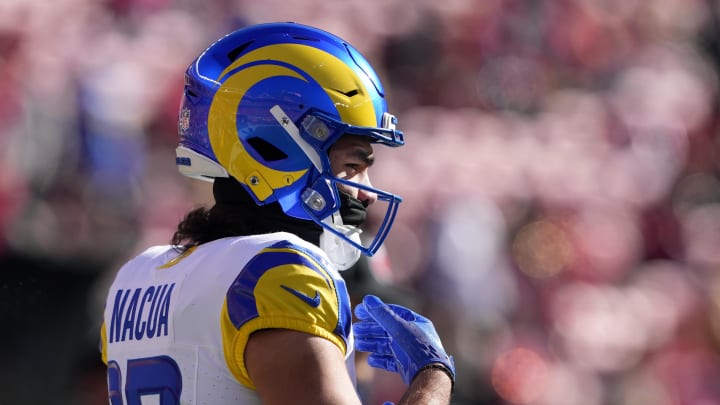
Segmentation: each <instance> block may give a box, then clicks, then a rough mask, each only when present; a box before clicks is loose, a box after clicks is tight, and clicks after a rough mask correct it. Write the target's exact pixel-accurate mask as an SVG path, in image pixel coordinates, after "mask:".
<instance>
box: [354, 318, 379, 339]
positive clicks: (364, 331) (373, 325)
mask: <svg viewBox="0 0 720 405" xmlns="http://www.w3.org/2000/svg"><path fill="white" fill-rule="evenodd" d="M352 328H353V332H354V333H355V336H377V337H381V336H388V334H387V331H385V329H384V328H383V327H382V326H380V325H379V324H378V323H377V322H369V321H368V322H356V323H354V324H353V325H352Z"/></svg>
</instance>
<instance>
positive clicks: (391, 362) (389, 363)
mask: <svg viewBox="0 0 720 405" xmlns="http://www.w3.org/2000/svg"><path fill="white" fill-rule="evenodd" d="M368 364H369V365H370V366H372V367H375V368H381V369H383V370H387V371H391V372H393V373H397V372H398V369H397V365H396V363H395V359H394V358H393V357H392V356H380V355H376V354H371V355H370V356H368Z"/></svg>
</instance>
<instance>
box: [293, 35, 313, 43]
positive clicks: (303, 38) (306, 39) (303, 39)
mask: <svg viewBox="0 0 720 405" xmlns="http://www.w3.org/2000/svg"><path fill="white" fill-rule="evenodd" d="M293 38H294V39H299V40H301V41H316V42H317V41H319V40H318V39H317V38H310V37H304V36H302V35H293Z"/></svg>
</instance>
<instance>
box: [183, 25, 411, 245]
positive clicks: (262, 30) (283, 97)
mask: <svg viewBox="0 0 720 405" xmlns="http://www.w3.org/2000/svg"><path fill="white" fill-rule="evenodd" d="M396 123H397V120H396V119H395V117H394V116H393V115H392V114H390V113H389V112H388V111H387V103H386V100H385V94H384V90H383V87H382V85H381V83H380V80H379V78H378V76H377V74H376V73H375V71H374V70H373V68H372V67H371V66H370V64H369V63H368V61H367V60H366V59H365V58H364V57H363V56H362V55H361V54H360V53H359V52H358V51H357V50H356V49H355V48H354V47H353V46H351V45H350V44H348V43H347V42H345V41H344V40H342V39H341V38H338V37H337V36H335V35H333V34H330V33H328V32H325V31H322V30H320V29H317V28H314V27H309V26H306V25H302V24H297V23H267V24H259V25H254V26H250V27H246V28H242V29H239V30H237V31H235V32H233V33H230V34H228V35H226V36H225V37H223V38H221V39H219V40H218V41H217V42H215V43H213V44H212V45H210V46H209V47H208V48H207V49H206V50H204V51H203V52H202V53H201V54H200V55H199V56H198V57H197V58H196V59H195V60H194V61H193V62H192V63H191V64H190V66H189V67H188V69H187V71H186V74H185V90H184V94H183V97H182V103H181V106H180V112H179V120H178V131H179V135H180V143H179V145H178V147H177V149H176V155H177V157H176V164H177V166H178V169H179V171H180V172H181V173H182V174H184V175H186V176H190V177H194V178H200V179H205V180H212V179H214V178H216V177H228V176H232V177H234V178H235V179H236V180H238V181H239V182H240V183H241V184H242V185H243V187H244V188H245V189H246V191H247V192H248V194H249V195H250V196H252V198H253V199H254V200H255V202H256V203H257V204H258V205H264V204H269V203H274V202H277V203H279V204H280V206H281V207H282V210H283V212H284V213H285V214H286V215H288V216H290V217H294V218H299V219H306V220H312V221H314V222H315V223H317V224H319V225H320V226H322V227H323V231H324V232H323V236H325V237H326V238H325V239H327V238H328V237H330V238H331V239H332V238H339V240H341V241H343V242H344V243H347V244H349V245H350V246H351V247H352V248H353V249H357V250H359V251H360V252H362V253H364V254H365V255H368V256H372V255H373V254H374V253H375V252H376V251H377V250H378V249H379V247H380V245H381V244H382V242H383V241H384V239H385V237H386V236H387V233H388V231H389V230H390V228H391V226H392V224H393V221H394V219H395V215H396V213H397V209H398V205H399V204H400V202H401V201H402V199H401V198H400V197H399V196H397V195H394V194H392V193H389V192H385V191H383V190H379V189H376V188H373V187H368V186H366V185H363V184H358V183H355V182H350V181H347V180H345V179H340V178H336V177H335V176H334V175H333V173H332V172H331V169H330V161H329V159H328V150H329V149H330V147H331V146H332V145H333V144H334V143H335V142H336V141H337V140H338V139H339V138H340V137H341V136H342V135H344V134H352V135H360V136H364V137H367V138H368V139H369V140H370V141H371V142H373V143H376V144H382V145H388V146H393V147H396V146H401V145H403V144H404V138H403V134H402V132H400V131H398V130H397V129H396V128H395V126H396ZM338 183H341V184H344V185H346V186H348V187H355V188H358V189H364V190H367V191H370V192H373V193H375V194H377V196H378V202H379V203H380V202H383V203H384V204H381V205H382V206H384V207H386V209H385V214H384V218H383V219H382V220H381V221H379V226H378V230H377V232H376V233H375V235H374V236H373V237H372V238H371V239H370V240H363V241H362V242H361V238H359V233H360V230H359V229H358V228H357V227H354V226H350V225H344V224H343V223H342V220H341V218H340V215H339V209H340V196H339V191H338V186H337V185H338ZM376 205H378V204H376ZM363 239H367V238H363ZM322 244H323V242H322V238H321V245H322ZM325 245H326V246H327V245H328V243H327V242H326V243H325ZM330 245H332V243H330ZM321 247H322V246H321ZM331 249H333V248H331ZM335 249H341V250H342V249H343V247H339V246H338V244H337V243H335Z"/></svg>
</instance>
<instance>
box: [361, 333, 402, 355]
mask: <svg viewBox="0 0 720 405" xmlns="http://www.w3.org/2000/svg"><path fill="white" fill-rule="evenodd" d="M355 350H357V351H360V352H370V353H376V354H378V355H384V356H392V354H393V352H392V349H391V347H390V338H387V337H386V338H362V339H360V338H356V339H355Z"/></svg>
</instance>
